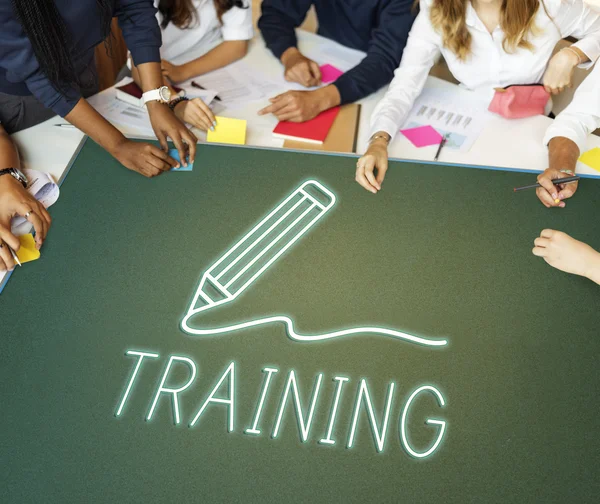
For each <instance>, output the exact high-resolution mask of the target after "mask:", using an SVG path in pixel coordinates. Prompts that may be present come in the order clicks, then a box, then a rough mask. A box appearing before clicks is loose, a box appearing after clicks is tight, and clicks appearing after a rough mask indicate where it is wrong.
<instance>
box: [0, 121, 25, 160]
mask: <svg viewBox="0 0 600 504" xmlns="http://www.w3.org/2000/svg"><path fill="white" fill-rule="evenodd" d="M19 167H20V161H19V153H18V152H17V148H16V147H15V144H13V142H12V140H11V139H10V137H9V136H8V133H6V131H4V128H2V126H0V170H2V169H4V168H19Z"/></svg>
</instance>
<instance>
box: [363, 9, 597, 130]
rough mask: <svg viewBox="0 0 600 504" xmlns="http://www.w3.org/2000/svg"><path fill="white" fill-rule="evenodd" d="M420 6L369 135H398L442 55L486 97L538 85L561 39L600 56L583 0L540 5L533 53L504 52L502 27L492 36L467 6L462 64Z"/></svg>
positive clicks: (463, 82) (461, 79) (594, 22)
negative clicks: (466, 51) (467, 40)
mask: <svg viewBox="0 0 600 504" xmlns="http://www.w3.org/2000/svg"><path fill="white" fill-rule="evenodd" d="M420 3H421V11H420V13H419V15H418V16H417V19H416V20H415V23H414V25H413V27H412V30H411V31H410V34H409V37H408V42H407V44H406V48H405V49H404V54H403V56H402V61H401V62H400V66H399V67H398V69H397V70H396V72H395V74H394V79H393V80H392V82H391V84H390V87H389V89H388V91H387V93H386V94H385V96H384V98H383V99H382V100H381V101H380V102H379V103H378V105H377V107H376V108H375V110H374V112H373V115H372V117H371V134H374V133H376V132H378V131H385V132H386V133H388V134H389V135H390V136H391V137H392V138H393V137H394V136H395V135H396V133H397V132H398V130H399V128H400V126H402V123H403V122H404V120H405V118H406V116H407V114H408V112H409V111H410V109H411V107H412V105H413V103H414V101H415V99H416V98H417V97H418V96H419V94H420V93H421V91H422V90H423V86H424V85H425V81H426V79H427V75H428V74H429V71H430V70H431V67H432V66H433V65H434V64H435V62H436V60H437V58H438V56H439V54H440V53H441V54H442V55H443V56H444V58H445V60H446V62H447V64H448V68H449V69H450V71H451V72H452V74H453V75H454V77H455V78H456V79H457V80H458V81H459V82H460V83H461V85H462V86H464V87H466V88H468V89H472V90H481V89H486V90H489V92H490V99H491V97H492V94H493V89H494V88H496V87H505V86H509V85H512V84H534V83H539V82H541V80H542V78H543V76H544V72H545V71H546V67H547V65H548V62H549V60H550V58H551V56H552V52H553V50H554V47H555V46H556V44H557V42H558V41H559V40H561V39H562V38H564V37H568V36H573V37H576V38H579V39H581V40H580V41H579V42H577V43H576V44H574V46H575V47H578V48H579V49H581V51H583V52H584V53H585V54H586V55H587V56H588V57H589V59H590V60H591V61H592V62H594V61H596V59H598V57H599V56H600V13H597V12H594V11H592V10H590V8H589V7H587V6H586V5H584V4H583V2H582V0H545V5H546V9H544V8H543V7H542V6H540V9H539V10H538V13H537V15H536V19H535V25H536V27H537V29H538V31H537V32H536V35H534V34H530V35H529V37H528V40H529V41H530V42H531V44H532V45H533V50H529V49H525V48H517V49H516V50H515V51H514V52H512V53H507V52H505V51H504V49H503V48H502V42H503V41H504V32H503V31H502V29H501V28H500V26H498V27H497V28H496V29H495V30H494V31H493V33H491V34H490V32H489V31H488V30H487V28H486V27H485V25H484V24H483V22H482V21H481V20H480V19H479V17H478V15H477V13H476V12H475V9H474V8H473V6H472V5H471V3H470V2H469V4H468V7H467V15H466V23H467V26H468V30H469V32H470V33H471V40H472V41H471V54H470V56H468V57H467V59H466V60H465V61H461V60H459V59H458V58H457V56H456V55H455V54H454V53H453V52H452V51H450V50H449V49H448V48H446V47H444V46H443V43H442V36H441V34H440V33H439V32H437V31H436V30H435V28H434V27H433V26H432V24H431V20H430V17H429V10H430V7H431V5H432V3H433V0H421V2H420ZM546 10H547V11H548V14H549V16H548V14H547V13H546ZM592 64H593V63H587V64H584V65H582V67H583V68H589V67H590V66H591V65H592Z"/></svg>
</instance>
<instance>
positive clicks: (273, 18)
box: [258, 0, 321, 87]
mask: <svg viewBox="0 0 600 504" xmlns="http://www.w3.org/2000/svg"><path fill="white" fill-rule="evenodd" d="M311 5H312V0H263V2H262V4H261V16H260V19H259V20H258V28H259V30H260V31H261V33H262V36H263V39H264V41H265V44H266V45H267V48H268V49H269V50H270V51H271V52H272V53H273V55H274V56H275V57H276V58H277V59H278V60H280V61H281V63H282V64H283V66H284V68H285V70H284V76H285V79H286V80H287V81H289V82H297V83H298V84H301V85H303V86H305V87H312V86H317V85H318V84H319V83H320V82H321V70H320V69H319V65H318V64H317V63H315V62H314V61H312V60H310V59H308V58H307V57H306V56H304V55H303V54H302V53H301V52H300V51H299V50H298V40H297V39H296V32H295V31H294V30H295V29H296V28H298V27H299V26H300V25H301V24H302V22H303V21H304V18H306V15H307V14H308V11H309V9H310V7H311Z"/></svg>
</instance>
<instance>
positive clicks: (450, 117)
mask: <svg viewBox="0 0 600 504" xmlns="http://www.w3.org/2000/svg"><path fill="white" fill-rule="evenodd" d="M464 93H468V91H464ZM459 95H460V93H448V92H445V91H440V90H437V89H434V88H425V89H423V92H422V93H421V95H420V96H419V97H418V98H417V100H416V101H415V104H414V106H413V108H412V109H411V111H410V113H409V114H408V117H407V118H406V121H405V122H404V124H403V125H402V127H401V128H400V129H406V128H417V127H419V126H432V127H433V128H435V129H436V130H437V131H438V132H439V133H440V134H441V135H448V140H447V143H446V145H445V146H444V149H453V150H460V151H461V152H466V151H468V150H469V149H470V148H471V146H472V145H473V144H474V143H475V141H476V140H477V138H478V137H479V134H480V133H481V131H482V130H483V127H484V126H485V124H486V122H487V121H488V120H489V119H490V117H491V116H490V113H489V112H488V111H487V105H486V104H484V102H482V101H481V100H467V99H464V98H463V97H462V96H459Z"/></svg>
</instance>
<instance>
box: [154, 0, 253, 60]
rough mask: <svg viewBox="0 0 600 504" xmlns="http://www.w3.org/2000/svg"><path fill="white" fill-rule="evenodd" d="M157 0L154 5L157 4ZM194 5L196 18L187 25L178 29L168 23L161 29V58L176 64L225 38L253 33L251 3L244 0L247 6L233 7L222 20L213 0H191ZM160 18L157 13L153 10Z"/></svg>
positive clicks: (243, 36)
mask: <svg viewBox="0 0 600 504" xmlns="http://www.w3.org/2000/svg"><path fill="white" fill-rule="evenodd" d="M158 3H159V2H158V0H155V2H154V5H155V6H158ZM192 4H193V5H194V7H195V8H196V13H197V16H196V19H195V20H194V21H193V22H192V25H191V26H190V27H188V28H185V29H181V28H178V27H177V26H175V25H174V24H173V23H169V24H168V25H167V27H166V28H165V29H163V30H162V47H161V48H160V55H161V58H162V59H165V60H167V61H170V62H171V63H173V64H175V65H182V64H183V63H187V62H188V61H191V60H194V59H196V58H199V57H200V56H202V55H204V54H206V53H207V52H208V51H210V50H211V49H213V48H214V47H216V46H217V45H219V44H220V43H221V42H223V41H226V40H250V39H251V38H252V37H253V36H254V30H253V28H252V6H251V5H250V3H249V2H248V1H247V0H246V1H245V4H246V5H247V7H246V8H245V9H241V8H239V7H233V8H232V9H230V10H228V11H227V12H226V13H225V14H223V18H222V19H223V24H221V23H220V22H219V18H218V17H217V9H216V8H215V3H214V1H213V0H192ZM156 17H157V18H158V22H159V23H161V22H162V16H161V15H160V13H157V14H156Z"/></svg>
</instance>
